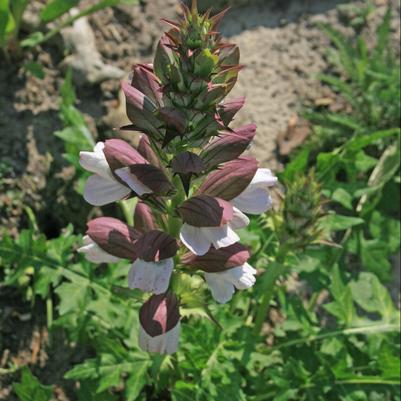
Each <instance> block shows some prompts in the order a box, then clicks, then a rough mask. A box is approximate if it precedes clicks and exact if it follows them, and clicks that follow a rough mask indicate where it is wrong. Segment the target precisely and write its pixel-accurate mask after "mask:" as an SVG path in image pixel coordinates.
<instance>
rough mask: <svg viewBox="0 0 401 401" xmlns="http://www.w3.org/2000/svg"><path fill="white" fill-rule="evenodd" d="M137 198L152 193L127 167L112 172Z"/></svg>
mask: <svg viewBox="0 0 401 401" xmlns="http://www.w3.org/2000/svg"><path fill="white" fill-rule="evenodd" d="M114 172H115V173H116V174H117V175H118V176H119V177H120V178H121V179H122V180H123V181H124V182H125V183H126V184H127V185H128V186H129V187H130V188H131V189H132V190H133V191H134V192H135V193H137V194H138V195H139V196H141V195H143V194H151V193H152V192H153V191H152V190H151V189H150V188H149V187H147V186H146V185H145V184H143V183H142V182H141V181H139V180H138V178H137V177H136V176H135V175H134V174H132V173H131V172H130V170H129V167H122V168H119V169H117V170H115V171H114Z"/></svg>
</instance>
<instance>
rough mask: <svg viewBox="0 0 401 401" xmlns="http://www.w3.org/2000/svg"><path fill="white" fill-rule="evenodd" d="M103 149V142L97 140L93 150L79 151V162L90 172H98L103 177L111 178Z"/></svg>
mask: <svg viewBox="0 0 401 401" xmlns="http://www.w3.org/2000/svg"><path fill="white" fill-rule="evenodd" d="M103 149H104V143H103V142H98V143H97V144H96V146H95V148H94V151H93V152H79V164H80V165H81V166H82V167H83V168H84V169H85V170H88V171H90V172H91V173H95V174H98V175H100V176H102V177H104V178H112V177H113V175H112V173H111V170H110V167H109V164H108V163H107V160H106V157H105V155H104V153H103Z"/></svg>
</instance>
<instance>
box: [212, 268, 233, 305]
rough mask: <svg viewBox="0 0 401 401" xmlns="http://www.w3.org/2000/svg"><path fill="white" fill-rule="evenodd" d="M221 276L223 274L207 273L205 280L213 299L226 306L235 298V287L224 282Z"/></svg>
mask: <svg viewBox="0 0 401 401" xmlns="http://www.w3.org/2000/svg"><path fill="white" fill-rule="evenodd" d="M220 274H221V273H205V279H206V283H207V285H208V286H209V288H210V291H211V293H212V296H213V298H214V299H215V300H216V301H217V302H219V303H221V304H225V303H226V302H228V301H229V300H230V299H231V298H232V297H233V295H234V292H235V289H234V286H233V285H232V284H231V283H230V282H228V281H226V280H224V278H222V277H221V276H220Z"/></svg>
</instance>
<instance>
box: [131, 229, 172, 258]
mask: <svg viewBox="0 0 401 401" xmlns="http://www.w3.org/2000/svg"><path fill="white" fill-rule="evenodd" d="M134 250H135V252H136V254H137V256H138V258H139V259H142V260H144V261H145V262H159V261H160V260H164V259H168V258H172V257H174V256H175V254H176V253H177V251H178V244H177V241H176V240H175V238H173V237H172V236H171V235H169V234H167V233H165V232H163V231H159V230H152V231H149V232H147V233H145V234H143V235H141V237H140V238H139V239H138V240H137V241H136V242H135V246H134Z"/></svg>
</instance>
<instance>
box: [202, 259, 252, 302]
mask: <svg viewBox="0 0 401 401" xmlns="http://www.w3.org/2000/svg"><path fill="white" fill-rule="evenodd" d="M255 274H256V270H255V269H254V268H253V267H252V266H251V265H249V264H248V263H245V264H244V265H242V266H237V267H233V268H232V269H229V270H226V271H224V272H219V273H205V279H206V282H207V284H208V286H209V287H210V290H211V292H212V296H213V298H214V299H215V300H216V301H217V302H220V303H226V302H228V301H229V300H230V299H231V298H232V296H233V294H234V291H235V290H234V287H235V288H237V289H238V290H245V289H248V288H251V287H252V286H253V285H254V284H255V281H256V278H255Z"/></svg>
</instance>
